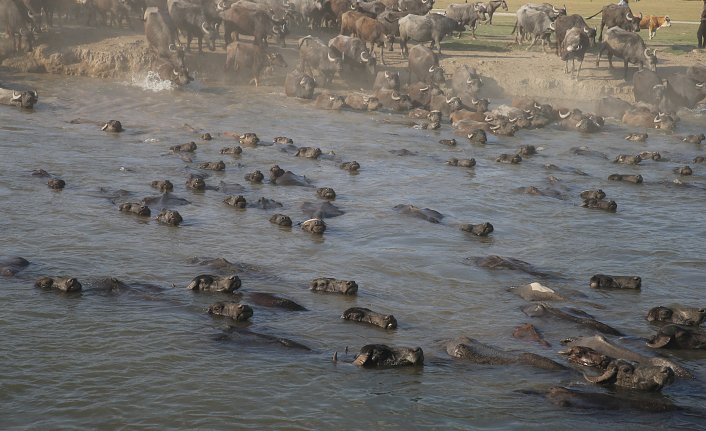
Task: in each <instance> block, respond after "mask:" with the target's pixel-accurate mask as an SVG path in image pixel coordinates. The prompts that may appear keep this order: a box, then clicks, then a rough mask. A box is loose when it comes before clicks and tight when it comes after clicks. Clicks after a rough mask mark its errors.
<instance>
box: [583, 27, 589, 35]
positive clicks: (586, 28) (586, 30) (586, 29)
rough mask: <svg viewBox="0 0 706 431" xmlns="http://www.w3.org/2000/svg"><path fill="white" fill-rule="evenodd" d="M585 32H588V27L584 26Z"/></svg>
mask: <svg viewBox="0 0 706 431" xmlns="http://www.w3.org/2000/svg"><path fill="white" fill-rule="evenodd" d="M583 32H584V33H586V34H588V27H586V26H584V27H583Z"/></svg>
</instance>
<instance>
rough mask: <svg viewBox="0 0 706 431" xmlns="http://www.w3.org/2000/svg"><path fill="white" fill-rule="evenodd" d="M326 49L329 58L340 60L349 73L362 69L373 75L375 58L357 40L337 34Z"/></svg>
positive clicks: (363, 43) (363, 44) (362, 43)
mask: <svg viewBox="0 0 706 431" xmlns="http://www.w3.org/2000/svg"><path fill="white" fill-rule="evenodd" d="M328 48H329V54H330V55H331V57H334V58H340V59H341V62H342V63H343V64H345V65H347V66H348V67H349V69H351V71H353V72H355V71H356V70H359V69H361V68H364V69H365V70H367V72H368V73H369V74H370V75H373V76H374V75H375V63H376V61H375V57H374V56H372V55H370V52H368V48H366V47H365V42H363V41H362V40H360V39H359V38H357V37H350V36H343V35H340V34H339V35H338V36H336V37H334V38H333V39H331V40H330V41H329V42H328Z"/></svg>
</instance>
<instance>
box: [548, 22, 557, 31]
mask: <svg viewBox="0 0 706 431" xmlns="http://www.w3.org/2000/svg"><path fill="white" fill-rule="evenodd" d="M549 29H550V30H551V31H556V23H554V22H553V21H552V22H551V23H550V24H549Z"/></svg>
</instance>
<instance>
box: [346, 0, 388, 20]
mask: <svg viewBox="0 0 706 431" xmlns="http://www.w3.org/2000/svg"><path fill="white" fill-rule="evenodd" d="M351 9H353V10H356V11H358V12H362V13H364V14H365V15H367V16H369V17H370V18H377V16H378V15H380V14H381V13H383V12H384V11H385V9H386V8H385V4H383V3H382V2H380V1H359V0H356V2H355V3H353V4H352V5H351Z"/></svg>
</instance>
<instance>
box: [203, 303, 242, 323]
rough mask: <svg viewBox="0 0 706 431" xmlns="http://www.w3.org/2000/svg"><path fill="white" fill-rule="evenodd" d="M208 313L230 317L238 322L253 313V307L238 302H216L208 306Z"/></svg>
mask: <svg viewBox="0 0 706 431" xmlns="http://www.w3.org/2000/svg"><path fill="white" fill-rule="evenodd" d="M208 314H214V315H216V316H225V317H230V318H231V319H233V320H235V321H236V322H244V321H246V320H248V319H250V318H251V317H252V315H253V311H252V307H250V306H249V305H247V304H240V303H238V302H216V303H215V304H211V305H210V306H209V307H208Z"/></svg>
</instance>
